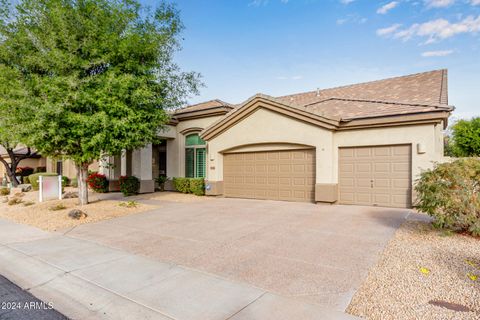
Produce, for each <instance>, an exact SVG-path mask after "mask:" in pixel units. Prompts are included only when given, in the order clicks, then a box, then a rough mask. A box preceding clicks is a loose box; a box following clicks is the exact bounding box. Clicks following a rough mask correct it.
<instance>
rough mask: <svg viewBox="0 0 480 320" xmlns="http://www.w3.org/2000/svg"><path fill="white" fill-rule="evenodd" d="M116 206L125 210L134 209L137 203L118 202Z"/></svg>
mask: <svg viewBox="0 0 480 320" xmlns="http://www.w3.org/2000/svg"><path fill="white" fill-rule="evenodd" d="M118 205H119V206H120V207H125V208H136V207H137V206H138V202H137V201H127V202H120V203H119V204H118Z"/></svg>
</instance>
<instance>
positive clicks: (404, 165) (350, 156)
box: [338, 145, 412, 208]
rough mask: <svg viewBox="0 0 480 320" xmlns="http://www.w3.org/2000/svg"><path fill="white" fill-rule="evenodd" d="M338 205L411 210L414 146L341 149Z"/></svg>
mask: <svg viewBox="0 0 480 320" xmlns="http://www.w3.org/2000/svg"><path fill="white" fill-rule="evenodd" d="M338 153H339V176H338V181H339V185H338V187H339V203H342V204H358V205H370V206H382V207H397V208H409V207H411V195H412V183H411V176H412V175H411V146H410V145H394V146H375V147H355V148H340V149H339V151H338Z"/></svg>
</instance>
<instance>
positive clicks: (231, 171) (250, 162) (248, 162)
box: [223, 149, 315, 202]
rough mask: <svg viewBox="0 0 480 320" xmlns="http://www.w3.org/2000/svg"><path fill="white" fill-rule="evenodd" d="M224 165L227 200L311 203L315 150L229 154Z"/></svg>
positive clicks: (312, 198) (226, 155)
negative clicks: (246, 199)
mask: <svg viewBox="0 0 480 320" xmlns="http://www.w3.org/2000/svg"><path fill="white" fill-rule="evenodd" d="M223 161H224V163H223V167H224V172H223V179H224V180H223V181H224V194H225V196H227V197H236V198H250V199H271V200H286V201H311V202H313V201H314V198H315V150H314V149H306V150H285V151H262V152H245V153H230V154H225V155H224V160H223Z"/></svg>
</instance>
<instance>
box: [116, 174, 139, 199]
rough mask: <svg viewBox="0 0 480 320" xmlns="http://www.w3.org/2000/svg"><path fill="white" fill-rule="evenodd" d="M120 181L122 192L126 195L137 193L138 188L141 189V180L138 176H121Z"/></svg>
mask: <svg viewBox="0 0 480 320" xmlns="http://www.w3.org/2000/svg"><path fill="white" fill-rule="evenodd" d="M118 182H119V184H120V192H122V193H123V195H124V196H126V197H127V196H132V195H134V194H137V193H138V190H140V180H138V178H137V177H134V176H131V177H127V176H121V177H120V179H119V180H118Z"/></svg>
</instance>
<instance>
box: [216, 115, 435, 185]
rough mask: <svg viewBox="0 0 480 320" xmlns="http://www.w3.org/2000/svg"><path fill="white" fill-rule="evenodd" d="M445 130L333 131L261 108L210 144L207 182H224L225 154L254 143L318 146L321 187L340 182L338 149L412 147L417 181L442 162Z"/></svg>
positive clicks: (430, 126) (429, 127)
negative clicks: (422, 150)
mask: <svg viewBox="0 0 480 320" xmlns="http://www.w3.org/2000/svg"><path fill="white" fill-rule="evenodd" d="M442 129H443V126H442V124H438V125H433V124H424V125H415V126H404V127H389V128H376V129H360V130H352V131H335V132H332V131H328V130H326V129H322V128H319V127H316V126H313V125H310V124H307V123H304V122H301V121H298V120H295V119H292V118H290V117H286V116H283V115H280V114H278V113H275V112H273V111H270V110H266V109H258V110H257V111H255V112H254V113H253V114H251V115H250V116H249V117H247V118H245V119H243V120H241V121H240V122H239V123H237V124H236V125H234V126H233V127H231V128H229V129H228V130H226V131H225V132H223V133H221V134H220V135H218V136H216V137H215V138H213V139H211V140H210V141H208V164H207V179H208V180H210V181H222V180H223V156H222V152H223V151H225V150H229V149H232V148H235V147H238V146H244V145H250V144H255V143H291V144H302V145H309V146H313V147H315V148H316V163H317V165H316V167H317V169H316V183H320V184H330V183H333V184H335V183H337V182H338V148H339V147H348V146H373V145H389V144H411V145H412V181H414V180H415V179H416V178H417V177H418V174H419V173H420V171H421V169H427V168H431V167H432V165H433V161H443V131H442ZM418 143H420V144H422V146H423V148H424V151H425V153H422V154H420V153H418V152H417V144H418ZM249 149H251V150H249ZM255 149H258V148H257V147H255V146H247V147H244V148H243V150H249V151H254V150H255ZM211 167H214V169H212V168H211Z"/></svg>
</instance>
